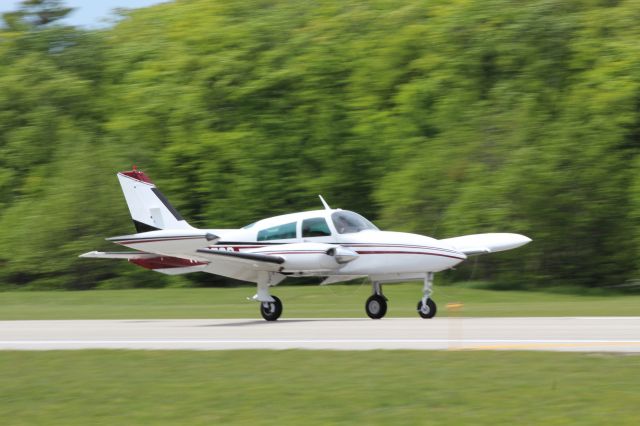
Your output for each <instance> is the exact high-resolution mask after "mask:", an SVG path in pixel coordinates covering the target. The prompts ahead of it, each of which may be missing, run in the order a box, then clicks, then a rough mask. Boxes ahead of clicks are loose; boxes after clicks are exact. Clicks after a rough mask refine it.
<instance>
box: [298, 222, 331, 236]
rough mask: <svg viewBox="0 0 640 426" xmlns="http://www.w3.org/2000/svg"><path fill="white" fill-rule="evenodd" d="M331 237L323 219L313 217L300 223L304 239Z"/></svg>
mask: <svg viewBox="0 0 640 426" xmlns="http://www.w3.org/2000/svg"><path fill="white" fill-rule="evenodd" d="M329 235H331V231H330V230H329V225H327V221H326V220H324V218H323V217H314V218H313V219H305V220H303V221H302V238H305V237H326V236H329Z"/></svg>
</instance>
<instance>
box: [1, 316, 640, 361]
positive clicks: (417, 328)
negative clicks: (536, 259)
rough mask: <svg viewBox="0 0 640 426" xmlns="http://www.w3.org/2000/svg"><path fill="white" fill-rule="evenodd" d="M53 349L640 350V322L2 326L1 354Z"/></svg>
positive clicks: (150, 322) (625, 319)
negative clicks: (11, 351) (13, 351)
mask: <svg viewBox="0 0 640 426" xmlns="http://www.w3.org/2000/svg"><path fill="white" fill-rule="evenodd" d="M56 349H173V350H176V349H187V350H229V349H332V350H370V349H411V350H544V351H584V352H623V353H640V317H567V318H564V317H559V318H435V319H432V320H422V319H419V318H415V319H413V318H386V319H382V320H370V319H360V318H352V319H345V318H343V319H337V318H336V319H282V320H279V321H277V322H266V321H262V320H257V319H212V320H76V321H0V350H56Z"/></svg>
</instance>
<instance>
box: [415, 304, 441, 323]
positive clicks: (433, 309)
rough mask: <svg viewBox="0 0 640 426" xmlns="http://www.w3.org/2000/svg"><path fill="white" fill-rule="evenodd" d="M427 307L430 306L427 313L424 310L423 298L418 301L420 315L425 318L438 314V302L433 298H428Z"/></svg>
mask: <svg viewBox="0 0 640 426" xmlns="http://www.w3.org/2000/svg"><path fill="white" fill-rule="evenodd" d="M427 308H429V310H428V312H427V313H424V312H422V300H421V301H419V302H418V315H420V316H421V317H422V318H424V319H430V318H433V317H435V316H436V312H437V311H438V307H437V306H436V302H434V301H433V299H428V300H427Z"/></svg>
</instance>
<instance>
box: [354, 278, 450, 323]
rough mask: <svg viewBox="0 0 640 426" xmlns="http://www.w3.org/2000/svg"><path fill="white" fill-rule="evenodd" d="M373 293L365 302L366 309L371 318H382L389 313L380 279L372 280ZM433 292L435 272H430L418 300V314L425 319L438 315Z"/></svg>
mask: <svg viewBox="0 0 640 426" xmlns="http://www.w3.org/2000/svg"><path fill="white" fill-rule="evenodd" d="M372 287H373V294H372V295H371V296H370V297H369V298H368V299H367V301H366V303H365V304H364V309H365V311H366V312H367V315H368V316H369V318H371V319H380V318H382V317H384V316H385V315H386V313H387V298H386V297H384V294H382V284H381V283H380V282H379V281H373V282H372ZM431 293H433V272H428V273H427V275H426V276H425V277H424V287H423V289H422V294H423V296H422V299H420V301H419V302H418V315H420V317H421V318H424V319H430V318H433V317H435V316H436V312H437V306H436V302H434V301H433V299H431Z"/></svg>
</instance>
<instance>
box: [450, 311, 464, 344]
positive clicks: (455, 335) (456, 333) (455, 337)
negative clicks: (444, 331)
mask: <svg viewBox="0 0 640 426" xmlns="http://www.w3.org/2000/svg"><path fill="white" fill-rule="evenodd" d="M463 307H464V304H463V303H461V302H451V303H447V306H446V308H447V312H448V313H449V315H448V316H449V340H451V341H452V342H453V341H459V340H462V322H461V321H455V320H452V319H453V318H454V317H457V316H458V313H459V312H460V311H462V308H463ZM456 324H457V325H456ZM457 346H458V345H456V344H454V343H449V350H459V349H462V348H460V347H457Z"/></svg>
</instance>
